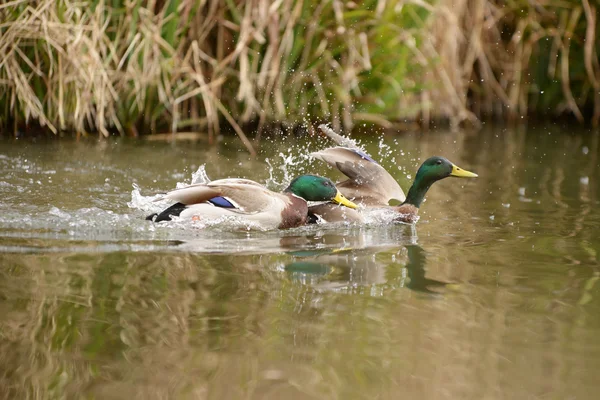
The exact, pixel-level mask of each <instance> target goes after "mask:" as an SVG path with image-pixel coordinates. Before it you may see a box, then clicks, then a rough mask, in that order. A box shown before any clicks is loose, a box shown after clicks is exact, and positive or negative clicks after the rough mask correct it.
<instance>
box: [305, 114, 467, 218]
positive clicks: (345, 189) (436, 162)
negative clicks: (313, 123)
mask: <svg viewBox="0 0 600 400" xmlns="http://www.w3.org/2000/svg"><path fill="white" fill-rule="evenodd" d="M319 128H320V129H321V130H322V131H323V133H325V134H326V135H327V136H329V137H330V138H332V139H333V140H334V141H336V142H337V143H338V144H343V145H344V146H337V147H332V148H329V149H325V150H321V151H318V152H315V153H312V154H311V155H312V156H313V157H314V158H316V159H318V160H321V161H324V162H326V163H327V164H329V165H331V166H332V167H335V168H337V169H338V170H340V171H341V172H342V173H343V174H344V175H346V176H347V177H348V179H347V180H345V181H343V182H340V183H338V184H337V187H338V188H339V190H340V191H341V192H342V193H343V194H344V195H345V196H346V197H348V198H349V199H352V200H353V201H355V202H357V203H360V204H362V205H364V206H366V207H389V208H391V209H393V210H394V211H395V212H396V213H397V217H395V219H394V220H395V221H399V222H405V223H411V224H412V223H415V222H416V221H417V220H418V218H417V215H418V213H419V207H420V206H421V203H422V202H423V199H424V198H425V194H426V193H427V191H428V190H429V188H430V187H431V185H432V184H434V183H435V182H437V181H439V180H440V179H444V178H447V177H449V176H455V177H459V178H475V177H477V174H475V173H473V172H469V171H466V170H464V169H462V168H459V167H457V166H456V165H454V164H453V163H451V162H450V161H448V160H447V159H446V158H444V157H439V156H435V157H430V158H428V159H427V160H425V162H424V163H423V164H421V166H420V167H419V170H418V171H417V175H416V176H415V180H414V182H413V184H412V186H411V187H410V189H409V190H408V195H406V196H405V195H404V192H403V191H402V188H400V185H398V182H396V180H395V179H394V178H393V177H392V176H391V175H390V174H389V173H388V172H387V171H386V170H385V168H383V167H382V166H381V165H379V164H378V163H377V161H375V160H374V159H373V158H371V157H370V156H369V155H367V154H366V153H365V152H364V151H362V150H361V149H359V148H357V147H355V145H354V144H353V142H352V141H350V140H348V139H346V138H344V137H342V136H340V135H338V134H337V133H335V132H333V131H332V130H331V129H330V128H329V127H327V126H325V125H321V126H319ZM348 146H350V147H348ZM390 200H398V201H400V202H402V204H401V205H399V206H389V205H388V203H389V201H390ZM362 219H363V217H362V214H361V213H360V212H359V211H356V210H350V209H345V210H344V209H335V208H333V207H330V206H329V205H328V204H320V205H316V206H313V207H310V209H309V220H310V221H311V222H314V221H325V222H337V221H362Z"/></svg>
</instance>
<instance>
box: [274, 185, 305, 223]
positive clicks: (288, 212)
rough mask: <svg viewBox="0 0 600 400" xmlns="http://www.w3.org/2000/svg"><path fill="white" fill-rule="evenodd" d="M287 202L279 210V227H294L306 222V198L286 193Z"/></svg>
mask: <svg viewBox="0 0 600 400" xmlns="http://www.w3.org/2000/svg"><path fill="white" fill-rule="evenodd" d="M286 195H287V197H288V198H289V200H290V201H289V204H288V205H287V206H286V207H285V208H284V209H283V211H282V212H281V224H280V225H279V229H288V228H296V227H298V226H302V225H304V224H306V216H307V215H308V204H307V203H306V200H304V199H302V198H300V197H297V196H294V195H293V194H288V193H286Z"/></svg>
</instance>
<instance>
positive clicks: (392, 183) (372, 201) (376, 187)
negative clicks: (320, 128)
mask: <svg viewBox="0 0 600 400" xmlns="http://www.w3.org/2000/svg"><path fill="white" fill-rule="evenodd" d="M311 155H312V156H313V157H315V158H316V159H318V160H321V161H324V162H326V163H327V164H329V165H331V166H332V167H335V168H337V169H338V170H340V171H341V172H342V173H343V174H344V175H346V176H347V177H348V179H347V180H345V181H343V182H340V183H338V184H337V185H336V186H337V187H338V189H339V190H340V192H342V193H343V194H344V195H345V196H346V197H348V198H349V199H353V200H354V201H357V202H360V203H363V204H365V205H387V204H388V203H389V201H390V200H392V199H396V200H399V201H404V200H405V199H406V196H405V195H404V192H403V191H402V188H400V185H398V182H396V180H395V179H394V178H393V177H392V176H391V175H390V174H389V173H388V172H387V171H386V170H385V168H383V167H382V166H381V165H379V164H378V163H377V162H376V161H375V160H373V159H372V158H371V157H370V156H368V155H367V154H366V153H364V152H362V151H361V150H359V149H357V148H348V147H331V148H329V149H325V150H321V151H317V152H315V153H312V154H311Z"/></svg>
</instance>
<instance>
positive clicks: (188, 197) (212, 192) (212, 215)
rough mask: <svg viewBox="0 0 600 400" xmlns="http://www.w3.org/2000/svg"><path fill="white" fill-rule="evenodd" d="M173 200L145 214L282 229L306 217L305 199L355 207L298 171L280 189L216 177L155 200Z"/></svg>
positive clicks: (327, 183)
mask: <svg viewBox="0 0 600 400" xmlns="http://www.w3.org/2000/svg"><path fill="white" fill-rule="evenodd" d="M163 199H169V200H173V201H175V202H176V203H175V204H174V205H172V206H170V207H169V208H167V209H166V210H164V211H162V212H160V213H157V214H152V215H149V216H148V217H147V218H146V219H148V220H153V221H155V222H160V221H170V220H171V217H173V216H178V217H180V218H184V219H187V218H189V219H192V220H200V221H211V220H212V221H214V220H219V219H223V217H228V216H229V217H237V218H238V219H240V220H242V221H244V222H248V223H251V224H252V225H254V226H257V227H258V228H260V229H275V228H279V229H285V228H294V227H298V226H302V225H304V224H305V223H306V221H307V215H308V203H307V201H328V202H329V201H332V202H334V203H337V204H339V205H335V206H334V205H333V204H332V203H331V204H332V206H333V207H332V209H333V208H335V207H340V205H341V206H346V207H349V208H356V207H357V206H356V204H354V203H353V202H351V201H349V200H348V199H346V198H345V197H344V195H342V193H340V191H339V190H338V189H337V188H336V187H335V185H334V184H333V182H332V181H330V180H329V179H327V178H323V177H320V176H315V175H302V176H299V177H297V178H295V179H294V180H292V182H291V183H290V185H289V186H288V187H287V188H286V189H285V190H284V191H283V193H276V192H273V191H271V190H268V189H267V188H266V187H264V186H263V185H261V184H259V183H257V182H254V181H251V180H248V179H220V180H216V181H212V182H210V183H206V184H195V185H190V186H187V187H184V188H181V189H175V190H172V191H170V192H168V193H166V194H165V195H164V196H163V197H161V198H160V199H158V200H163Z"/></svg>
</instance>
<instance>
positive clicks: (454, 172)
mask: <svg viewBox="0 0 600 400" xmlns="http://www.w3.org/2000/svg"><path fill="white" fill-rule="evenodd" d="M449 176H456V177H460V178H475V177H477V174H474V173H473V172H469V171H466V170H464V169H461V168H459V167H457V166H456V165H454V164H452V163H451V162H450V161H448V160H447V159H445V158H444V157H438V156H435V157H431V158H428V159H427V160H425V162H424V163H423V164H421V166H420V167H419V170H418V171H417V176H416V177H415V181H414V182H413V185H412V186H411V187H410V189H409V190H408V195H407V196H406V201H405V202H404V204H412V205H414V206H415V207H420V206H421V203H422V202H423V199H424V198H425V194H426V193H427V191H428V190H429V188H430V187H431V185H433V183H434V182H437V181H439V180H440V179H444V178H447V177H449Z"/></svg>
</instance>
